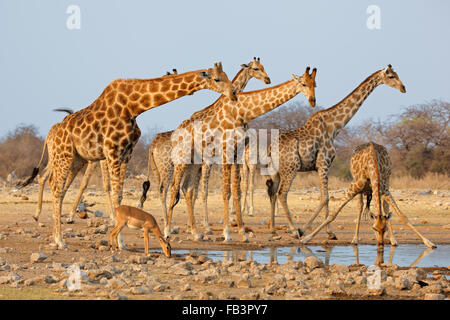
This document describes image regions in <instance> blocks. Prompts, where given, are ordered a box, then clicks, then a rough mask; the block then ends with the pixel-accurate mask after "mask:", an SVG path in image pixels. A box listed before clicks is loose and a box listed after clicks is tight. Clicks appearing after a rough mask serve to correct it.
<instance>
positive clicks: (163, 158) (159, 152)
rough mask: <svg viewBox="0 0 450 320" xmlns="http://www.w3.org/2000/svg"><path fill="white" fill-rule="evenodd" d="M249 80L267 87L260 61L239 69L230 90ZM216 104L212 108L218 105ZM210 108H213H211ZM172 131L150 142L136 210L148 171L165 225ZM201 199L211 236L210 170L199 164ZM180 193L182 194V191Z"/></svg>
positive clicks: (255, 59) (143, 199) (238, 88)
mask: <svg viewBox="0 0 450 320" xmlns="http://www.w3.org/2000/svg"><path fill="white" fill-rule="evenodd" d="M251 78H256V79H258V80H260V81H263V82H264V83H266V84H270V78H269V76H268V75H267V73H266V71H265V69H264V66H263V65H262V63H261V59H260V58H259V57H258V58H256V57H253V60H252V61H250V62H249V63H247V64H242V65H241V70H240V71H239V72H238V73H237V74H236V76H235V77H234V79H233V80H232V81H231V83H232V85H233V88H234V90H235V91H236V92H242V91H243V90H244V88H245V87H246V86H247V84H248V82H249V81H250V79H251ZM218 101H219V100H216V102H214V104H216V103H218ZM214 104H213V105H214ZM173 132H174V130H172V131H167V132H162V133H158V134H157V135H156V136H155V138H154V139H153V141H152V143H151V145H150V148H149V150H148V174H147V180H146V181H145V182H144V183H143V185H142V187H143V192H142V196H141V200H140V203H139V205H138V207H140V208H142V207H143V205H144V202H145V200H146V199H147V191H148V189H149V188H150V170H152V172H153V176H154V177H155V179H156V185H157V186H158V192H159V198H160V202H161V206H162V208H163V212H164V219H165V221H167V203H166V202H167V201H166V199H167V192H168V190H169V185H170V182H171V180H172V175H173V162H172V158H171V154H172V144H171V137H172V133H173ZM201 170H202V171H201V172H202V189H203V193H202V195H203V196H202V199H203V205H204V213H205V220H204V221H205V228H206V229H207V231H206V232H207V233H208V234H210V233H212V231H211V228H210V226H209V220H208V207H207V197H208V178H209V174H210V170H211V167H210V166H207V165H206V164H203V166H202V169H201ZM182 191H183V193H184V192H185V190H184V189H182Z"/></svg>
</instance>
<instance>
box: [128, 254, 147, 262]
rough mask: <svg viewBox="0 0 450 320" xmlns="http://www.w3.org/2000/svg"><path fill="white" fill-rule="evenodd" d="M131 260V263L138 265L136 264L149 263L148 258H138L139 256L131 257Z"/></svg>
mask: <svg viewBox="0 0 450 320" xmlns="http://www.w3.org/2000/svg"><path fill="white" fill-rule="evenodd" d="M129 259H130V262H131V263H136V264H145V263H147V261H148V257H146V256H138V255H134V256H130V257H129Z"/></svg>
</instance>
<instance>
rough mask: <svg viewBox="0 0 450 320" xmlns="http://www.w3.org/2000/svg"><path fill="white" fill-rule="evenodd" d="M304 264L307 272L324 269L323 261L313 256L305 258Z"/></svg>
mask: <svg viewBox="0 0 450 320" xmlns="http://www.w3.org/2000/svg"><path fill="white" fill-rule="evenodd" d="M304 264H305V266H306V267H307V268H308V269H309V270H313V269H316V268H323V267H324V264H323V261H322V260H320V259H319V258H317V257H314V256H310V257H308V258H306V259H305V262H304Z"/></svg>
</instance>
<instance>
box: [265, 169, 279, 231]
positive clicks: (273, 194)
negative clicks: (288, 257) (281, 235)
mask: <svg viewBox="0 0 450 320" xmlns="http://www.w3.org/2000/svg"><path fill="white" fill-rule="evenodd" d="M279 183H280V176H279V174H278V173H276V174H275V175H273V176H272V177H271V178H270V179H268V180H267V181H266V186H267V194H268V195H269V199H270V232H271V233H272V235H276V233H277V232H276V230H275V204H276V203H277V194H278V186H279Z"/></svg>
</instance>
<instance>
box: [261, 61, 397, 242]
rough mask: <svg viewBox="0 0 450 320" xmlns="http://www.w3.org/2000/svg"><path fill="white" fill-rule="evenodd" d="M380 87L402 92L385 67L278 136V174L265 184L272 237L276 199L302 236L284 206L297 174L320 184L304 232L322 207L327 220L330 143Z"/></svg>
mask: <svg viewBox="0 0 450 320" xmlns="http://www.w3.org/2000/svg"><path fill="white" fill-rule="evenodd" d="M380 84H386V85H388V86H390V87H393V88H396V89H398V90H400V91H401V92H403V93H404V92H406V89H405V86H404V85H403V84H402V82H401V81H400V79H399V77H398V75H397V73H396V72H395V71H394V70H393V69H392V66H391V65H389V66H388V67H387V68H385V69H382V70H379V71H377V72H375V73H373V74H372V75H370V76H369V77H368V78H367V79H366V80H364V81H363V82H362V83H361V84H360V85H359V86H358V87H357V88H356V89H355V90H353V91H352V92H351V93H350V94H349V95H348V96H346V97H345V98H344V99H343V100H342V101H340V102H339V103H337V104H336V105H334V106H333V107H331V108H328V109H326V110H322V111H318V112H316V113H315V114H313V115H312V116H311V117H310V118H309V119H308V120H307V121H306V123H305V124H304V125H303V126H302V127H300V128H298V129H296V130H293V131H290V132H287V133H283V134H280V140H279V151H278V155H279V165H278V170H277V173H276V174H274V175H272V176H271V178H269V179H268V180H267V182H266V184H267V190H268V194H269V197H270V203H271V230H272V232H273V233H275V217H274V210H275V203H276V201H277V197H278V198H279V199H278V200H279V202H280V204H281V207H282V208H283V211H284V213H285V215H286V217H287V219H288V223H289V228H290V230H291V232H292V233H293V234H294V235H295V236H297V237H300V236H301V235H302V234H303V230H301V229H296V228H295V227H294V223H293V222H292V217H291V213H290V211H289V208H288V205H287V195H288V192H289V189H290V187H291V184H292V181H293V180H294V178H295V176H296V174H297V172H298V171H300V172H307V171H317V172H318V175H319V182H320V191H321V197H320V204H319V206H318V208H317V209H316V211H315V213H314V215H313V216H312V218H311V219H310V221H309V222H308V223H307V225H306V227H305V229H309V228H310V226H311V224H312V222H313V221H314V219H315V218H316V217H317V215H318V214H319V213H320V211H321V210H322V208H323V207H325V210H326V212H325V218H327V217H328V213H329V211H328V202H329V198H328V170H329V168H330V166H331V163H332V162H333V160H334V156H335V154H336V150H335V147H334V139H335V138H336V136H337V135H338V134H339V132H340V131H341V129H342V128H343V127H344V126H345V125H346V124H347V123H348V122H349V121H350V119H351V118H352V117H353V116H354V115H355V113H356V112H357V111H358V110H359V107H360V106H361V105H362V103H363V102H364V100H366V98H367V97H368V96H369V95H370V93H372V91H373V90H374V89H375V88H376V87H377V86H379V85H380ZM327 233H328V235H329V238H330V239H336V236H335V234H334V233H333V231H332V230H331V227H330V225H329V224H327Z"/></svg>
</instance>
